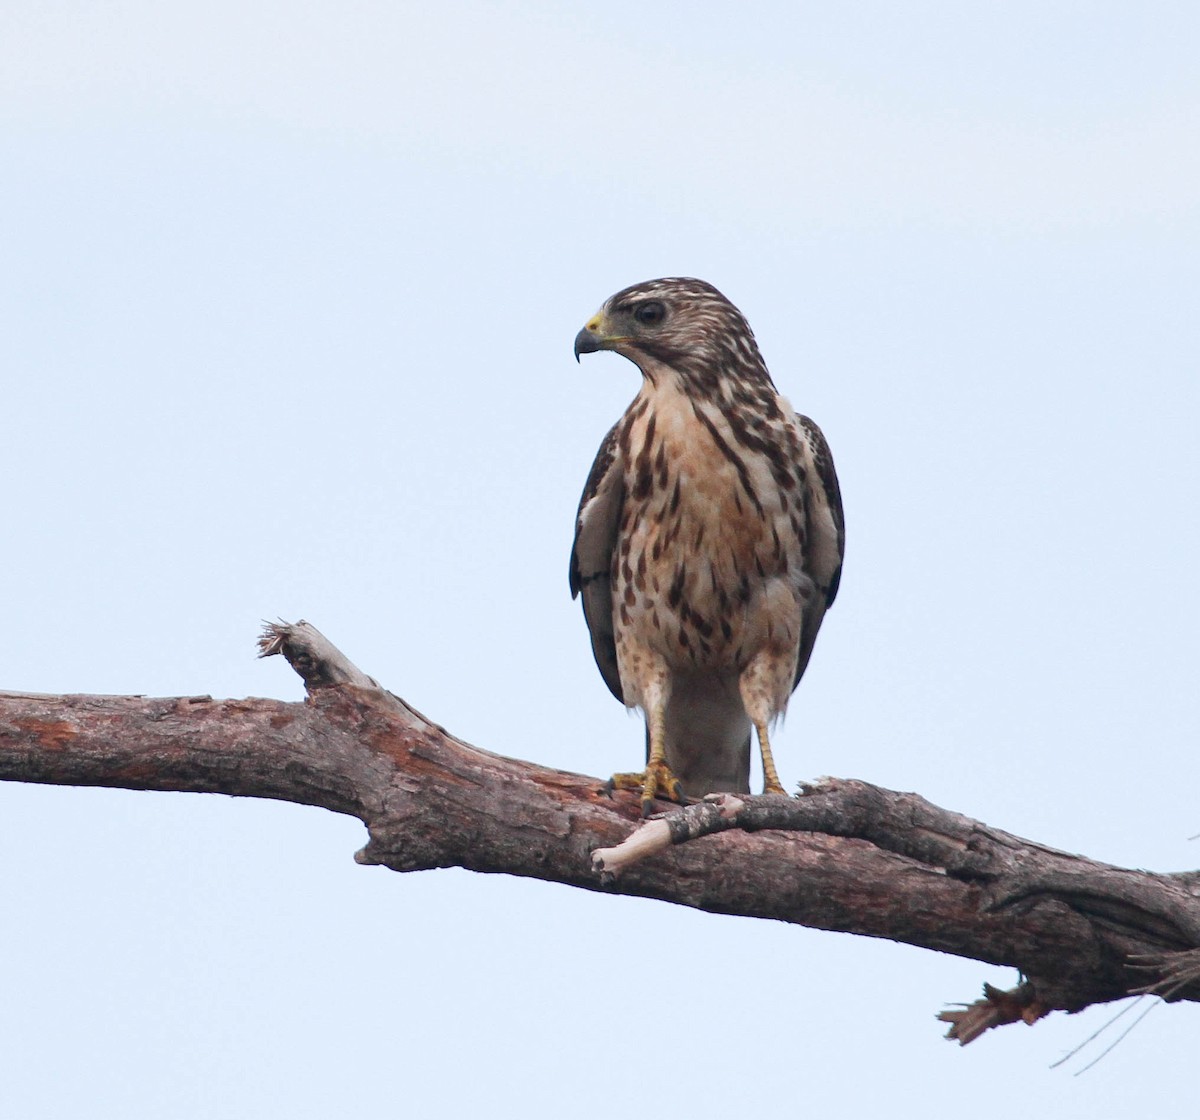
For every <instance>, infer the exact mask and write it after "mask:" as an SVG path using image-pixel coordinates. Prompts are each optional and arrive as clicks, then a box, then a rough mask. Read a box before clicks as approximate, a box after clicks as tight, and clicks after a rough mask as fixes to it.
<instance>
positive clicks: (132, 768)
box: [0, 623, 1200, 1042]
mask: <svg viewBox="0 0 1200 1120" xmlns="http://www.w3.org/2000/svg"><path fill="white" fill-rule="evenodd" d="M261 644H262V648H263V654H264V656H266V655H269V654H272V653H283V654H284V655H285V656H286V657H287V658H288V660H289V662H291V664H292V665H293V667H294V668H296V670H297V672H299V673H300V675H301V676H302V677H303V678H304V680H305V685H306V688H307V689H308V699H307V701H305V702H303V703H283V702H280V701H275V700H261V699H246V700H213V699H211V698H210V697H207V696H192V697H178V698H170V699H147V698H144V697H119V696H116V697H114V696H39V695H30V694H22V693H0V778H2V779H5V780H9V781H24V782H43V783H52V784H60V785H96V786H116V787H122V788H126V789H146V790H181V791H189V792H208V793H224V794H230V795H233V796H242V797H268V798H275V799H278V800H283V801H292V802H296V803H298V804H303V805H317V806H320V807H322V808H325V809H330V810H332V811H334V812H337V813H347V814H350V815H352V816H356V817H358V818H359V819H360V820H362V821H363V823H364V824H365V825H366V827H367V830H368V834H369V837H370V839H369V842H368V843H367V845H366V847H364V848H363V849H362V850H361V851H360V852H359V853H358V854H357V856H356V858H357V859H358V861H359V862H360V863H369V864H383V865H385V866H387V867H390V868H392V869H394V870H396V871H413V870H418V869H426V868H435V867H464V868H468V869H470V870H473V871H481V872H503V873H506V874H511V875H527V876H532V877H535V878H539V879H546V880H550V881H554V882H560V883H566V884H569V885H572V886H577V887H584V888H587V889H589V890H601V891H609V892H615V893H622V894H632V895H641V896H644V897H648V898H657V899H662V900H664V901H669V902H675V903H679V904H681V905H685V906H692V907H696V908H697V909H701V910H708V911H712V912H715V913H723V914H739V915H745V916H750V917H760V918H775V919H778V920H781V921H786V922H793V923H796V924H800V925H806V926H812V927H816V928H819V929H827V930H838V931H844V932H849V933H858V934H864V935H866V936H870V937H886V938H889V939H891V940H894V941H900V942H906V943H908V944H910V945H918V946H922V947H924V948H929V949H938V950H941V951H943V952H948V953H954V954H956V955H958V956H963V957H969V958H973V959H975V960H980V961H986V962H988V963H990V964H999V965H1011V966H1013V967H1015V968H1017V969H1019V970H1020V972H1021V973H1022V975H1023V977H1024V979H1023V980H1022V982H1021V983H1020V984H1019V985H1018V986H1017V987H1016V988H1014V989H1013V990H1012V991H1010V992H1001V991H998V990H997V989H994V988H990V987H989V988H987V989H986V990H985V996H984V999H983V1000H980V1001H977V1002H976V1003H975V1004H973V1005H971V1006H969V1007H965V1008H964V1009H962V1010H956V1011H950V1012H944V1013H943V1015H942V1017H943V1018H944V1019H945V1020H946V1021H948V1022H950V1023H951V1030H950V1035H949V1037H952V1038H957V1039H958V1040H959V1041H961V1042H968V1041H970V1040H971V1039H972V1038H975V1037H977V1036H978V1035H979V1034H980V1033H982V1031H984V1030H986V1029H987V1028H988V1027H991V1026H997V1025H1000V1024H1001V1023H1005V1022H1014V1021H1016V1020H1017V1019H1023V1020H1024V1021H1026V1022H1033V1021H1034V1020H1036V1019H1037V1018H1039V1017H1041V1016H1042V1015H1044V1014H1046V1013H1047V1012H1049V1011H1052V1010H1056V1009H1063V1010H1068V1011H1076V1010H1079V1009H1081V1008H1083V1007H1086V1006H1088V1005H1090V1004H1093V1003H1100V1002H1105V1001H1108V1000H1113V999H1118V998H1121V997H1123V996H1126V995H1129V994H1131V993H1133V992H1140V991H1147V992H1153V993H1155V994H1159V995H1161V996H1163V998H1165V999H1169V1000H1180V999H1183V1000H1198V999H1200V872H1189V873H1180V874H1155V873H1152V872H1145V871H1133V870H1126V869H1123V868H1118V867H1112V866H1109V865H1106V864H1102V863H1098V862H1096V861H1093V860H1089V859H1086V858H1084V857H1082V856H1076V855H1070V854H1068V853H1065V852H1060V851H1056V850H1054V849H1052V848H1048V847H1045V846H1044V845H1041V844H1037V843H1033V842H1031V841H1028V840H1022V839H1020V838H1019V837H1016V836H1012V835H1010V834H1008V833H1005V832H1002V831H1000V830H998V829H994V828H990V827H988V826H987V825H984V824H981V823H980V822H978V821H973V820H970V819H969V818H967V817H964V816H961V815H959V814H957V813H953V812H949V811H947V810H944V809H940V808H938V807H937V806H935V805H931V804H930V803H929V802H927V801H925V800H924V799H922V798H920V797H918V796H917V795H915V794H911V793H896V792H892V791H889V790H885V789H880V788H878V787H876V786H872V785H869V784H867V783H865V782H860V781H845V780H835V779H830V780H826V781H824V782H823V783H821V784H820V785H817V786H813V787H809V788H808V789H806V790H805V791H804V792H803V794H802V795H801V796H799V797H796V798H784V797H778V796H762V797H739V798H731V797H722V798H718V799H714V800H712V801H709V802H705V803H701V804H699V805H695V806H689V807H688V808H686V809H682V810H676V811H674V812H673V813H671V814H669V815H668V816H667V817H666V818H665V822H666V823H665V825H664V824H663V823H662V822H651V823H650V827H649V829H648V830H645V831H642V832H640V833H638V834H637V837H636V838H635V839H632V840H631V834H634V833H636V832H637V830H638V827H639V825H640V822H639V819H638V816H639V803H638V798H637V796H636V795H635V794H626V793H617V794H615V795H612V796H609V795H607V794H606V793H605V792H604V791H603V789H602V783H601V782H600V781H599V780H598V779H596V778H592V777H587V776H585V775H581V774H571V773H567V772H564V771H561V770H552V769H549V768H546V767H542V766H538V765H535V764H533V763H528V762H522V761H519V760H516V759H510V758H504V757H502V756H500V755H495V754H491V753H489V752H487V751H483V750H480V749H478V748H476V747H472V746H470V745H468V744H466V743H464V742H462V741H461V740H458V739H456V738H454V737H453V736H452V735H450V734H449V733H448V732H447V731H445V730H444V729H443V728H441V727H439V726H438V725H436V724H434V723H432V722H431V721H430V720H428V719H426V718H425V717H424V716H422V715H421V714H420V713H419V712H417V711H415V710H414V709H412V708H411V707H409V706H408V705H407V704H405V703H404V702H403V701H402V700H400V699H398V698H397V697H395V696H393V695H392V694H391V693H389V692H386V691H385V690H383V689H382V688H380V687H379V686H378V685H377V684H376V683H375V682H374V681H373V680H372V679H371V678H370V677H368V676H366V675H365V674H364V673H362V672H361V671H360V670H358V669H356V668H355V667H354V666H353V665H351V664H350V663H349V662H348V661H347V660H346V659H345V658H344V657H343V656H342V655H341V654H340V653H339V652H338V651H337V650H336V649H335V648H334V647H333V646H332V645H330V644H329V643H328V642H327V641H326V640H325V639H324V638H323V637H322V636H321V635H320V634H319V633H318V632H317V631H315V630H314V629H313V628H312V627H309V626H307V624H303V623H300V624H297V625H296V626H294V627H293V626H286V625H280V626H275V627H269V628H268V631H267V634H266V636H265V637H264V639H263V642H262V643H261ZM664 808H665V806H664Z"/></svg>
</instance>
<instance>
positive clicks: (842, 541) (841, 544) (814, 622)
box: [792, 415, 846, 688]
mask: <svg viewBox="0 0 1200 1120" xmlns="http://www.w3.org/2000/svg"><path fill="white" fill-rule="evenodd" d="M796 422H797V424H798V425H799V427H800V439H801V442H802V444H803V447H804V452H803V453H804V454H805V456H806V458H807V459H808V463H807V464H806V466H807V467H808V468H809V469H808V470H807V471H806V472H805V488H806V489H807V491H808V493H807V498H808V501H807V510H808V525H807V529H808V533H807V540H806V542H805V555H804V567H805V570H806V571H807V573H808V575H809V576H810V577H811V578H812V580H813V582H814V583H815V584H816V585H817V588H818V591H819V592H820V593H821V595H820V597H819V598H818V599H816V600H815V601H814V602H812V603H811V604H810V605H809V609H808V613H807V615H806V616H805V619H804V629H803V631H802V632H801V635H800V652H799V657H798V658H797V660H796V679H795V680H794V681H793V682H792V687H793V688H795V687H796V685H798V684H799V683H800V678H801V677H802V676H803V675H804V670H805V669H806V668H808V659H809V658H810V657H811V656H812V650H813V645H814V643H815V642H816V640H817V632H818V631H819V630H820V629H821V621H822V619H824V617H825V612H826V611H827V610H828V609H829V608H830V607H831V606H833V601H834V599H835V598H837V593H838V585H839V584H840V583H841V580H842V558H843V557H844V555H845V552H846V519H845V515H844V514H843V512H842V491H841V487H839V486H838V480H837V472H836V471H835V470H834V469H833V455H832V453H831V452H830V450H829V444H828V443H827V442H826V441H825V435H824V433H823V432H822V431H821V429H820V428H818V427H817V425H816V424H815V423H813V421H812V420H810V419H809V418H808V417H807V416H800V415H797V416H796Z"/></svg>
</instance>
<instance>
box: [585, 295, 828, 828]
mask: <svg viewBox="0 0 1200 1120" xmlns="http://www.w3.org/2000/svg"><path fill="white" fill-rule="evenodd" d="M597 350H613V351H615V352H616V353H618V354H620V355H622V356H623V357H626V358H628V359H629V360H630V361H631V362H633V363H634V364H635V365H636V366H637V367H638V369H639V370H641V373H642V387H641V390H640V391H639V393H638V395H637V396H636V397H635V398H634V400H633V402H632V404H630V406H629V408H628V409H627V410H626V412H625V414H624V416H622V417H621V419H620V420H618V421H617V423H616V424H615V425H613V427H612V429H611V430H610V431H609V433H608V435H607V436H605V438H604V442H603V443H602V444H601V445H600V450H599V452H598V453H597V455H596V461H595V462H594V463H593V464H592V470H591V473H590V475H589V476H588V480H587V484H586V485H585V487H584V490H583V497H582V498H581V499H580V502H579V512H578V515H577V518H576V523H575V544H574V547H573V549H572V551H571V595H572V597H575V596H576V595H580V594H582V596H583V613H584V618H585V619H586V621H587V625H588V629H589V631H590V632H591V636H592V650H593V652H594V653H595V656H596V664H597V665H598V666H599V668H600V673H601V675H602V676H603V677H604V681H605V683H606V684H607V685H608V687H609V689H610V690H611V691H612V693H613V695H614V696H616V698H617V699H618V700H620V701H622V702H623V703H624V704H625V705H626V706H627V707H630V708H633V707H638V708H641V709H642V711H643V713H644V714H645V718H646V733H647V734H646V738H647V746H646V750H647V759H646V769H645V771H644V772H641V773H634V774H614V775H613V778H612V782H611V786H612V787H615V788H618V789H638V788H640V789H641V791H642V813H643V815H644V816H648V815H649V814H650V812H651V811H652V809H653V801H654V799H655V797H656V796H664V797H669V798H671V799H672V800H675V801H679V802H684V801H686V800H687V799H688V798H696V797H702V796H703V795H705V794H707V793H713V792H718V791H730V792H735V793H739V792H740V793H745V792H749V789H750V734H751V729H752V728H753V730H754V731H756V732H757V735H758V743H759V748H760V749H761V751H762V765H763V776H764V784H765V792H767V793H783V792H784V790H783V786H782V785H781V784H780V781H779V774H778V771H777V770H776V768H775V762H774V759H773V758H772V756H771V743H770V737H769V728H770V725H771V724H772V723H773V721H774V720H775V719H776V717H778V716H779V715H781V714H782V713H783V711H784V709H785V708H786V707H787V703H788V699H789V697H790V696H791V693H792V691H793V690H794V689H795V687H796V685H797V684H798V683H799V681H800V677H801V675H802V674H803V672H804V670H805V667H806V666H807V665H808V659H809V656H810V655H811V653H812V649H813V643H814V642H815V641H816V638H817V631H818V630H819V629H820V626H821V620H822V618H823V617H824V615H825V612H826V610H828V608H829V607H830V606H831V605H832V603H833V600H834V596H835V595H836V594H837V589H838V580H839V578H840V576H841V570H842V553H843V544H844V540H845V534H844V529H843V519H842V500H841V494H840V492H839V490H838V481H837V475H836V474H835V473H834V469H833V459H832V457H831V455H830V452H829V446H828V444H826V442H825V437H824V436H823V435H822V434H821V430H820V429H819V428H818V427H817V426H816V424H814V423H813V422H812V421H811V420H809V419H808V417H806V416H799V415H797V414H796V413H795V412H793V411H792V407H791V405H789V404H788V402H787V401H786V400H785V399H784V398H783V397H781V396H780V395H779V393H778V392H777V390H776V388H775V385H774V383H773V382H772V381H771V376H770V374H769V373H768V372H767V367H766V365H765V363H764V362H763V359H762V356H761V354H760V353H759V350H758V345H757V343H756V342H755V340H754V335H753V333H752V332H751V330H750V326H749V324H748V323H747V322H746V320H745V318H744V317H743V315H742V313H741V312H740V311H738V309H737V308H736V307H734V306H733V304H732V303H730V302H729V301H728V300H727V299H726V298H725V297H724V296H723V295H721V293H720V292H718V291H717V290H716V288H714V287H712V285H710V284H706V283H705V282H704V281H702V280H694V279H688V278H680V277H672V278H668V279H663V280H650V281H647V282H646V283H643V284H635V285H634V286H633V287H630V288H625V289H624V290H623V291H620V292H618V293H617V294H616V295H614V296H612V297H610V298H609V299H608V300H607V301H606V302H605V303H604V305H603V306H602V307H601V308H600V310H599V311H598V312H597V313H596V314H595V315H594V316H593V317H592V318H591V319H589V320H588V322H587V325H586V326H585V327H584V328H583V330H581V331H580V332H579V334H578V335H577V336H576V339H575V357H576V359H578V358H579V355H580V354H590V353H592V352H594V351H597Z"/></svg>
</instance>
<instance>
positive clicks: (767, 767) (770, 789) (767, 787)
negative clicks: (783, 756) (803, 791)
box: [754, 720, 787, 796]
mask: <svg viewBox="0 0 1200 1120" xmlns="http://www.w3.org/2000/svg"><path fill="white" fill-rule="evenodd" d="M754 727H755V729H756V730H757V731H758V748H759V750H760V751H762V764H763V793H782V794H784V796H786V795H787V790H785V789H784V788H783V783H782V782H780V780H779V771H778V770H776V769H775V759H774V757H773V756H772V755H771V738H770V736H769V735H768V734H767V721H766V720H755V721H754Z"/></svg>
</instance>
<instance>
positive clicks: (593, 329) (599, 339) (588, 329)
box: [575, 315, 617, 361]
mask: <svg viewBox="0 0 1200 1120" xmlns="http://www.w3.org/2000/svg"><path fill="white" fill-rule="evenodd" d="M605 326H606V323H605V321H604V316H603V315H593V316H592V317H591V318H590V319H589V320H588V321H587V323H586V324H585V325H584V328H583V330H581V331H580V332H579V333H578V334H577V335H576V336H575V360H576V361H579V355H580V354H594V353H595V352H596V351H597V350H611V349H612V344H613V343H614V342H616V341H617V340H616V339H615V338H612V337H611V336H610V335H609V334H608V333H607V332H606V331H605Z"/></svg>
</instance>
